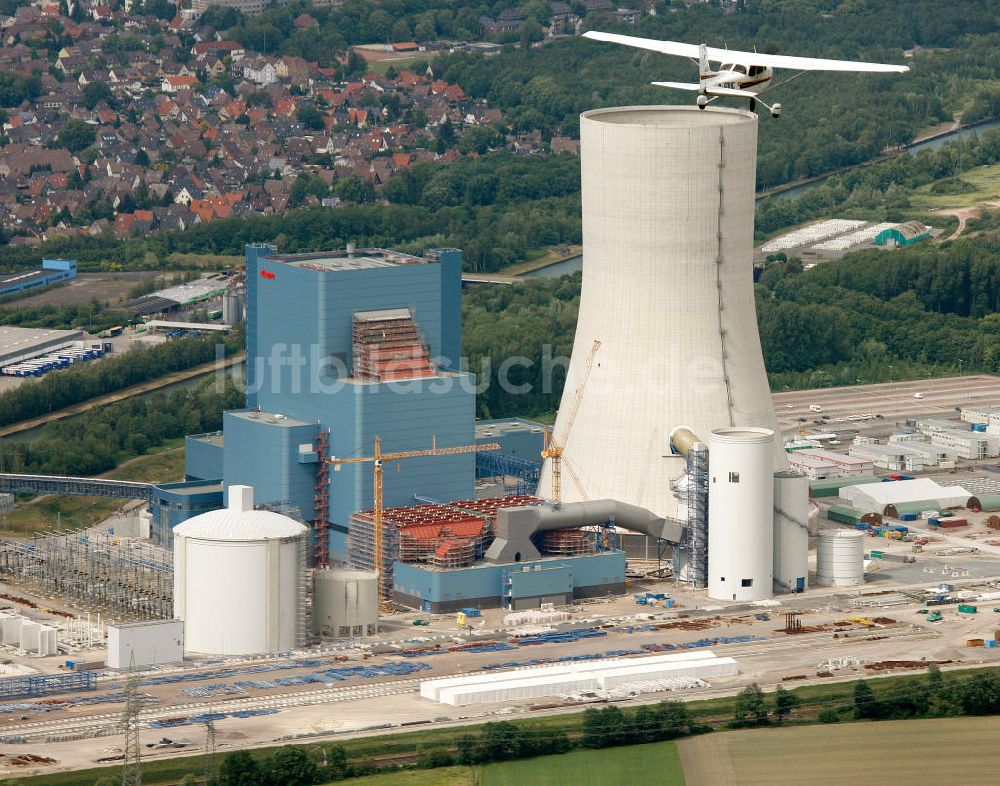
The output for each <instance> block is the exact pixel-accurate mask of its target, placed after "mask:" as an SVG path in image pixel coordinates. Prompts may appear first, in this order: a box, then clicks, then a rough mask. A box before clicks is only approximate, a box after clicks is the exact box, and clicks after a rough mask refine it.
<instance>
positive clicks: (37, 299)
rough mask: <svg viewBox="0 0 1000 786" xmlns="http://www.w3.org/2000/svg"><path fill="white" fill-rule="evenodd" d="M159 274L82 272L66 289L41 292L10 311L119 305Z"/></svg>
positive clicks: (10, 304) (153, 272)
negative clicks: (104, 303)
mask: <svg viewBox="0 0 1000 786" xmlns="http://www.w3.org/2000/svg"><path fill="white" fill-rule="evenodd" d="M156 275H158V274H157V271H155V270H146V271H140V272H136V273H81V274H80V275H79V276H77V277H76V278H75V279H73V280H72V281H70V282H69V283H68V284H66V285H65V286H61V287H56V288H55V289H50V290H48V291H47V292H40V293H39V294H37V295H31V296H29V297H26V298H23V299H20V300H15V301H13V302H11V303H9V304H7V306H6V307H7V308H17V307H18V306H43V305H50V304H51V305H56V306H65V305H68V304H77V303H89V302H90V301H91V300H93V299H94V298H96V299H97V300H101V301H104V300H107V301H111V302H112V303H117V302H119V301H121V300H124V299H125V297H126V295H128V293H129V290H131V289H132V288H133V287H134V286H136V285H137V284H139V283H140V282H142V281H146V280H147V279H150V278H154V277H156Z"/></svg>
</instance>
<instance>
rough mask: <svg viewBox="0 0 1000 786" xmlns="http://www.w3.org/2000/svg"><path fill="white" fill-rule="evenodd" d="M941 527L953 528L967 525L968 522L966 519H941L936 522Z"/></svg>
mask: <svg viewBox="0 0 1000 786" xmlns="http://www.w3.org/2000/svg"><path fill="white" fill-rule="evenodd" d="M938 526H939V527H941V529H954V528H956V527H967V526H969V522H968V521H967V520H966V519H941V520H940V521H939V522H938Z"/></svg>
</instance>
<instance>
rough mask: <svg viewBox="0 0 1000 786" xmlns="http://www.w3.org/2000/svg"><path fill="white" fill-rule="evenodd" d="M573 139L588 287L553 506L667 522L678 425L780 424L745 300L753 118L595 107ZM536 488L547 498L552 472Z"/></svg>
mask: <svg viewBox="0 0 1000 786" xmlns="http://www.w3.org/2000/svg"><path fill="white" fill-rule="evenodd" d="M580 141H581V167H582V170H581V171H582V209H583V247H584V263H583V291H582V295H581V300H580V312H579V319H578V321H577V328H576V337H575V340H574V345H573V357H572V361H571V363H570V366H569V369H568V371H567V376H566V385H565V388H564V392H563V400H562V406H561V407H560V410H559V414H558V417H557V418H556V424H555V428H554V442H555V444H557V445H559V446H560V447H562V449H563V451H562V463H563V466H564V469H563V471H562V473H561V475H562V484H561V485H562V500H563V501H565V502H575V501H579V500H586V499H607V498H610V499H618V500H621V501H623V502H628V503H631V504H634V505H639V506H641V507H644V508H646V509H648V510H651V511H652V512H654V513H655V514H657V515H659V516H672V515H674V514H675V512H676V506H677V503H676V500H675V498H674V496H673V495H672V494H671V491H670V489H669V487H668V484H667V482H665V480H664V479H666V478H671V479H672V478H676V477H677V476H678V475H680V474H681V472H683V470H684V460H683V458H682V457H680V456H678V455H672V454H671V451H670V450H669V449H667V450H664V446H666V445H667V435H668V434H669V432H670V430H671V429H672V428H673V427H675V426H677V425H679V424H682V423H683V424H687V425H688V426H689V427H690V428H691V430H692V431H693V432H694V433H696V434H702V435H707V434H708V433H709V432H710V431H711V430H712V429H714V428H720V427H723V426H736V425H748V426H757V427H766V428H770V429H772V430H774V429H776V428H777V421H776V419H775V415H774V408H773V405H772V403H771V393H770V390H769V389H768V383H767V377H766V375H765V372H764V362H763V358H762V355H761V349H760V338H759V336H758V332H757V319H756V310H755V307H754V295H753V217H754V179H755V167H756V161H757V116H756V115H755V114H753V113H752V112H747V111H744V110H737V109H715V108H712V109H707V110H704V111H700V110H698V109H697V108H695V107H674V106H637V107H623V108H613V109H598V110H594V111H591V112H585V113H584V114H583V115H582V116H581V118H580ZM598 342H599V343H598ZM571 421H572V422H571ZM570 426H571V428H570ZM772 450H773V455H772V459H771V470H772V471H773V470H775V469H783V468H784V467H785V466H787V462H786V459H785V454H784V452H783V451H782V449H781V445H776V446H774V447H773V448H772ZM538 488H539V494H540V495H542V496H550V495H551V488H552V476H551V473H550V468H549V462H548V461H547V462H546V464H545V466H544V467H543V470H542V476H541V480H540V482H539V486H538Z"/></svg>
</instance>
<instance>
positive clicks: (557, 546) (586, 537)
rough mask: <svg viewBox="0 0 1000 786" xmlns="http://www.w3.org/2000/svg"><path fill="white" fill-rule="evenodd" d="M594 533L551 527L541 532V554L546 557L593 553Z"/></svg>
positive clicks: (576, 555)
mask: <svg viewBox="0 0 1000 786" xmlns="http://www.w3.org/2000/svg"><path fill="white" fill-rule="evenodd" d="M593 536H594V533H593V532H586V531H584V530H581V529H551V530H548V531H547V532H544V533H543V534H542V543H541V546H542V554H544V555H546V556H548V557H578V556H580V555H583V554H593V553H594V540H593Z"/></svg>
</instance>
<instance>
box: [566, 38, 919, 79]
mask: <svg viewBox="0 0 1000 786" xmlns="http://www.w3.org/2000/svg"><path fill="white" fill-rule="evenodd" d="M583 37H584V38H591V39H593V40H595V41H608V42H610V43H613V44H623V45H625V46H633V47H637V48H639V49H649V50H651V51H653V52H662V53H663V54H665V55H677V56H679V57H690V58H694V59H697V57H698V47H697V45H695V44H683V43H680V42H678V41H657V40H655V39H652V38H636V37H635V36H630V35H618V34H616V33H600V32H598V31H596V30H590V31H588V32H586V33H584V34H583ZM708 59H709V60H712V61H714V62H717V63H741V64H743V65H762V66H769V67H771V68H786V69H790V70H792V71H858V72H870V73H896V74H905V73H906V72H907V71H909V70H910V69H909V67H908V66H903V65H890V64H886V63H863V62H856V61H852V60H823V59H821V58H817V57H791V56H790V55H766V54H763V53H760V52H738V51H736V50H733V49H717V48H716V47H713V46H710V47H708Z"/></svg>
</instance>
